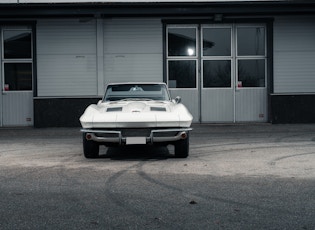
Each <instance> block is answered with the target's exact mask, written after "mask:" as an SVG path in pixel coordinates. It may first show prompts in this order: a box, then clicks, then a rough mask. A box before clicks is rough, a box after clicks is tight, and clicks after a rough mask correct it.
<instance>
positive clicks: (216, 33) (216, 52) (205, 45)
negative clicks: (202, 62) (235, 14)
mask: <svg viewBox="0 0 315 230" xmlns="http://www.w3.org/2000/svg"><path fill="white" fill-rule="evenodd" d="M202 32H203V33H202V34H203V40H202V52H203V56H231V29H230V28H203V30H202Z"/></svg>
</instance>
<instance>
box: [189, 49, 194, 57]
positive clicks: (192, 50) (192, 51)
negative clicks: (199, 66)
mask: <svg viewBox="0 0 315 230" xmlns="http://www.w3.org/2000/svg"><path fill="white" fill-rule="evenodd" d="M187 53H188V55H189V56H193V55H194V54H195V50H194V49H192V48H188V49H187Z"/></svg>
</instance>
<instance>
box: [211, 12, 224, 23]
mask: <svg viewBox="0 0 315 230" xmlns="http://www.w3.org/2000/svg"><path fill="white" fill-rule="evenodd" d="M222 19H223V14H215V15H214V18H213V20H214V21H215V22H222Z"/></svg>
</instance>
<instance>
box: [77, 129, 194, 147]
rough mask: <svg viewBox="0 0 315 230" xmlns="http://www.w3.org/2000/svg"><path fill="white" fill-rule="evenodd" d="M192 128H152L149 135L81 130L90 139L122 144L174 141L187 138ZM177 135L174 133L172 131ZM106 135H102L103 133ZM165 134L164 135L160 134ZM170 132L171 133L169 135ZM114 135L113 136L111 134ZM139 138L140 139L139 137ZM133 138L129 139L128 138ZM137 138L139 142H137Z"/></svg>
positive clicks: (116, 131)
mask: <svg viewBox="0 0 315 230" xmlns="http://www.w3.org/2000/svg"><path fill="white" fill-rule="evenodd" d="M191 130H192V128H178V129H176V128H173V129H152V130H151V131H150V135H149V136H141V134H139V135H138V136H132V137H129V136H123V134H122V131H118V130H95V129H81V132H83V133H85V137H86V139H88V140H92V141H96V142H103V143H116V144H119V145H122V144H153V143H158V142H173V141H178V140H181V139H186V138H187V137H188V135H187V134H188V132H189V131H191ZM174 132H176V134H175V135H172V133H173V134H174ZM104 134H105V135H106V136H101V135H104ZM159 134H163V136H159ZM168 134H170V135H168ZM111 135H113V136H111ZM137 138H138V139H137ZM131 139H132V140H133V141H132V142H131V141H128V140H131ZM137 140H138V141H139V142H137Z"/></svg>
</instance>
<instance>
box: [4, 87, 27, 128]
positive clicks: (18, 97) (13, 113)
mask: <svg viewBox="0 0 315 230" xmlns="http://www.w3.org/2000/svg"><path fill="white" fill-rule="evenodd" d="M2 96H3V111H2V115H3V126H32V125H33V103H30V101H33V92H30V91H20V92H12V93H11V92H7V93H5V94H4V95H2Z"/></svg>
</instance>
